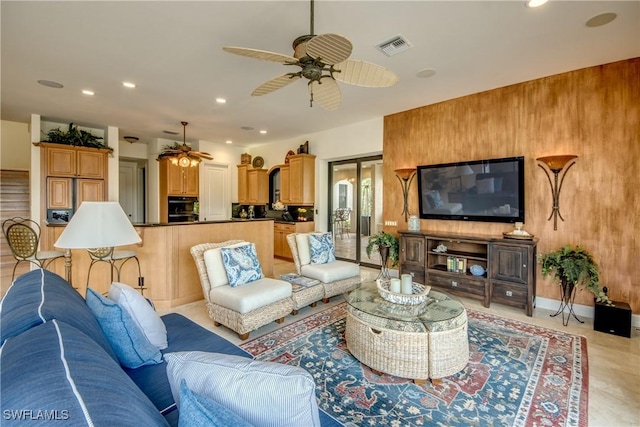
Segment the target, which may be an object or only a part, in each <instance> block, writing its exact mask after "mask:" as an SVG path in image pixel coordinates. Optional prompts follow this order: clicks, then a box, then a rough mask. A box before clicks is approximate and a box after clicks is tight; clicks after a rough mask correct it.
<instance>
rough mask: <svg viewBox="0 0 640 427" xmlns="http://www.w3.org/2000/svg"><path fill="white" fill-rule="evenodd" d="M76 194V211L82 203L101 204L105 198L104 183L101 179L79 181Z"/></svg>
mask: <svg viewBox="0 0 640 427" xmlns="http://www.w3.org/2000/svg"><path fill="white" fill-rule="evenodd" d="M76 186H77V190H78V191H77V194H76V206H75V207H76V209H77V208H79V207H80V205H81V204H82V202H101V201H103V200H105V198H104V192H105V187H104V181H102V180H100V179H78V180H77V183H76Z"/></svg>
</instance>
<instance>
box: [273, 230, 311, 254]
mask: <svg viewBox="0 0 640 427" xmlns="http://www.w3.org/2000/svg"><path fill="white" fill-rule="evenodd" d="M314 229H315V225H314V223H313V222H312V221H307V222H295V223H292V222H286V223H285V222H276V223H274V224H273V255H274V256H276V257H279V258H285V259H289V260H293V255H292V254H291V248H290V247H289V242H287V236H288V235H289V234H291V233H309V232H312V231H314Z"/></svg>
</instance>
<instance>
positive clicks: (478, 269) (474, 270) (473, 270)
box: [469, 264, 485, 276]
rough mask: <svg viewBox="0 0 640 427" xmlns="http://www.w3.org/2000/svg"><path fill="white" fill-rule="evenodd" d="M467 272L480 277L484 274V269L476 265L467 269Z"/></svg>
mask: <svg viewBox="0 0 640 427" xmlns="http://www.w3.org/2000/svg"><path fill="white" fill-rule="evenodd" d="M469 271H470V272H471V274H473V275H474V276H482V275H483V274H484V273H485V270H484V268H482V266H480V265H477V264H474V265H472V266H471V267H469Z"/></svg>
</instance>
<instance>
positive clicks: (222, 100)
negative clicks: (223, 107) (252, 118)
mask: <svg viewBox="0 0 640 427" xmlns="http://www.w3.org/2000/svg"><path fill="white" fill-rule="evenodd" d="M216 102H217V103H218V104H226V103H227V100H226V99H224V98H216Z"/></svg>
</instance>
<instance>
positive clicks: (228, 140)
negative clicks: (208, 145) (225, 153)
mask: <svg viewBox="0 0 640 427" xmlns="http://www.w3.org/2000/svg"><path fill="white" fill-rule="evenodd" d="M225 142H226V143H227V144H233V141H232V140H230V139H227V140H226V141H225Z"/></svg>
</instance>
